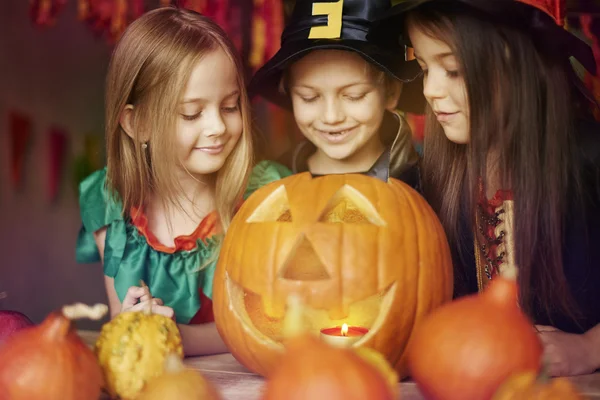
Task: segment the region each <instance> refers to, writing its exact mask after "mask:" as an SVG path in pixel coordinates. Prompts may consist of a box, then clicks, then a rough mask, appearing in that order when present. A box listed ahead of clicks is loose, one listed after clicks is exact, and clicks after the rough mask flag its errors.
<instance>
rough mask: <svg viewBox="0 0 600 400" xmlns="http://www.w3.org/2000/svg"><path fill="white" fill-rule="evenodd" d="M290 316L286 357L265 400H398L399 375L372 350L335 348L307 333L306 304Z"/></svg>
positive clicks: (296, 307)
mask: <svg viewBox="0 0 600 400" xmlns="http://www.w3.org/2000/svg"><path fill="white" fill-rule="evenodd" d="M293 299H294V298H293V297H291V298H290V300H289V301H288V304H290V305H291V307H290V309H288V312H287V314H286V317H285V321H284V323H285V328H284V329H285V333H284V336H285V338H290V339H286V340H285V354H284V356H283V357H282V358H281V360H280V363H279V365H278V367H277V369H276V370H275V371H274V372H273V374H272V375H271V377H270V378H269V379H268V380H267V384H266V387H265V391H264V396H263V400H280V399H287V400H305V399H328V400H364V399H369V400H393V399H395V398H396V396H395V395H396V388H397V381H398V376H397V375H396V373H395V371H394V370H393V369H392V367H391V366H390V365H389V364H388V363H387V361H385V359H384V358H383V356H381V355H379V354H378V353H376V352H375V351H374V350H371V349H368V350H367V349H358V350H353V349H347V348H338V347H333V346H331V345H329V344H327V343H324V342H322V341H320V340H318V339H317V338H316V337H315V336H314V335H312V334H310V333H308V332H306V331H305V329H304V328H303V326H305V323H304V322H305V320H304V319H303V312H302V304H301V303H300V302H299V301H295V302H294V301H291V300H293Z"/></svg>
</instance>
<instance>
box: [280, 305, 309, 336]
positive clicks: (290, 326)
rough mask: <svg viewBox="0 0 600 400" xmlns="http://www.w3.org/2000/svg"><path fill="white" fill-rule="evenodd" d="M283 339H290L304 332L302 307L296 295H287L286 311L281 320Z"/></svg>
mask: <svg viewBox="0 0 600 400" xmlns="http://www.w3.org/2000/svg"><path fill="white" fill-rule="evenodd" d="M282 331H283V337H284V338H286V339H291V338H293V337H297V336H300V335H302V333H304V332H305V331H306V326H305V324H304V307H303V304H302V299H301V298H300V297H299V296H297V295H289V296H288V298H287V309H286V312H285V317H284V318H283V330H282Z"/></svg>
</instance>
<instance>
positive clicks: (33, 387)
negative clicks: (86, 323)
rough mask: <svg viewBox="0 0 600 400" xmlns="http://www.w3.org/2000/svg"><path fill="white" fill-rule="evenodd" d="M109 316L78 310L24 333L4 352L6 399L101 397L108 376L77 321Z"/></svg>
mask: <svg viewBox="0 0 600 400" xmlns="http://www.w3.org/2000/svg"><path fill="white" fill-rule="evenodd" d="M107 310H108V307H106V306H105V305H102V304H100V305H97V306H96V307H95V308H89V307H87V306H84V305H81V304H76V305H74V306H65V307H64V308H63V310H62V311H60V312H54V313H52V314H50V315H49V316H48V317H47V318H46V319H45V320H44V321H43V322H42V323H41V324H40V325H37V326H35V327H30V328H25V329H22V330H20V331H18V332H16V333H15V334H13V335H12V336H10V337H9V338H8V339H7V340H6V341H5V342H3V343H2V346H0V360H1V361H0V399H3V400H4V399H10V400H81V399H97V398H98V397H100V392H101V388H102V385H103V379H102V371H101V369H100V365H99V364H98V362H97V361H96V356H94V353H93V352H92V350H91V349H90V348H89V347H88V346H87V345H86V344H85V343H84V342H83V341H82V340H81V338H80V337H79V336H78V335H77V333H76V332H75V328H74V325H73V324H72V323H71V320H72V319H76V318H81V317H84V316H85V317H88V318H93V319H99V318H101V317H102V315H104V314H105V313H106V312H107Z"/></svg>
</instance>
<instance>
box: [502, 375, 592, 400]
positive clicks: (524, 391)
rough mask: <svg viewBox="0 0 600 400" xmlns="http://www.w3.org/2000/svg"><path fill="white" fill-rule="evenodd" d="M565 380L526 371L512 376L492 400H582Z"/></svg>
mask: <svg viewBox="0 0 600 400" xmlns="http://www.w3.org/2000/svg"><path fill="white" fill-rule="evenodd" d="M583 399H584V397H583V396H582V395H580V394H579V393H578V392H577V389H575V387H574V386H573V385H572V384H571V382H569V380H568V379H566V378H554V379H550V378H548V377H547V376H546V375H545V374H543V373H542V374H541V375H538V374H537V373H536V372H535V371H527V372H522V373H518V374H514V375H512V376H511V377H510V378H508V380H507V381H506V382H505V383H503V384H502V386H501V387H500V389H498V391H497V392H496V394H495V395H494V398H493V399H492V400H583Z"/></svg>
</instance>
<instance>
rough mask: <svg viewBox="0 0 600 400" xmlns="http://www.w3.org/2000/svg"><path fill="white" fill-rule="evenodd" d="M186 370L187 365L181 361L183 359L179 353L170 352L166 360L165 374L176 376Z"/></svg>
mask: <svg viewBox="0 0 600 400" xmlns="http://www.w3.org/2000/svg"><path fill="white" fill-rule="evenodd" d="M183 370H185V365H183V362H182V361H181V357H180V356H179V355H177V353H173V352H170V353H169V354H167V357H166V358H165V373H167V374H176V373H178V372H181V371H183Z"/></svg>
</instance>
